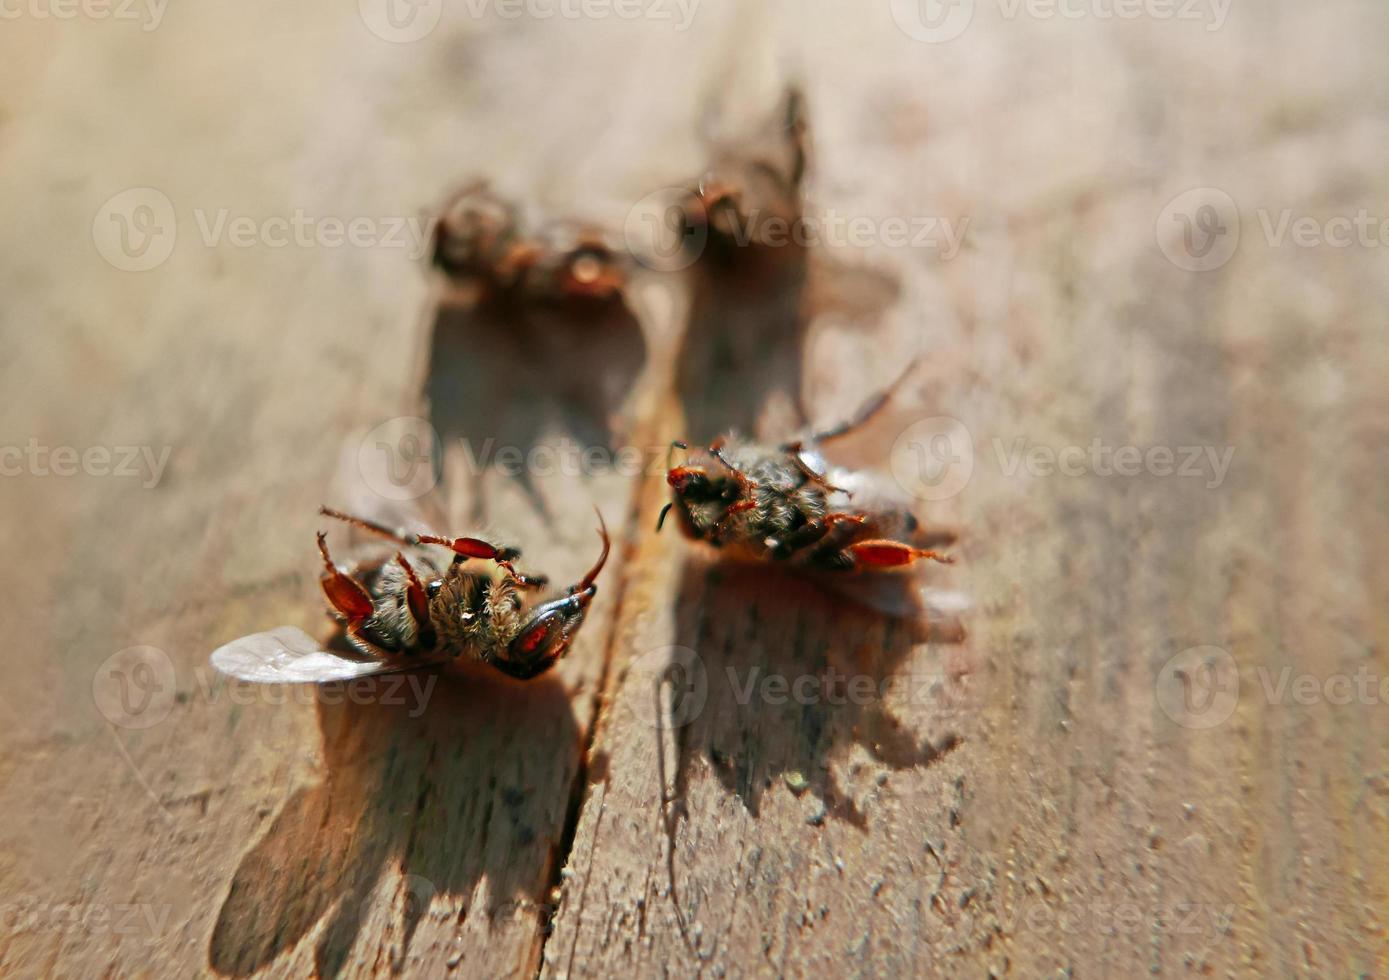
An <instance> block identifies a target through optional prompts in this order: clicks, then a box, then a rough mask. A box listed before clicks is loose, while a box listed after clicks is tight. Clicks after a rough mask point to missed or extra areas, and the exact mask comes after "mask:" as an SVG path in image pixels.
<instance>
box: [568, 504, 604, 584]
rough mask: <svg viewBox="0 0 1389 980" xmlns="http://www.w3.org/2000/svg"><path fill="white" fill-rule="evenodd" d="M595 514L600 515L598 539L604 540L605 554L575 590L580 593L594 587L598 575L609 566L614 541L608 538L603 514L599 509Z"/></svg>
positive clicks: (595, 509) (595, 510)
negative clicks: (605, 566)
mask: <svg viewBox="0 0 1389 980" xmlns="http://www.w3.org/2000/svg"><path fill="white" fill-rule="evenodd" d="M593 512H594V513H595V514H597V515H598V537H600V538H602V539H603V553H602V554H601V555H599V556H598V561H596V562H594V565H593V567H592V568H590V569H589V570H588V574H587V575H585V576H584V579H583V581H582V582H580V583H579V585H578V587H577V589H576V590H575V591H578V592H582V591H584V590H585V589H589V588H592V587H593V583H594V581H595V580H596V579H597V578H598V573H599V572H601V571H602V570H603V566H604V565H605V564H607V561H608V552H609V551H610V550H611V548H612V540H611V539H610V538H609V537H608V525H607V523H606V522H605V521H604V520H603V512H602V511H601V510H599V509H598V508H597V507H595V508H593Z"/></svg>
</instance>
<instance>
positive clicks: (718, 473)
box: [656, 442, 755, 539]
mask: <svg viewBox="0 0 1389 980" xmlns="http://www.w3.org/2000/svg"><path fill="white" fill-rule="evenodd" d="M672 448H678V449H684V448H685V444H684V443H680V442H677V443H674V444H673V446H672ZM666 483H668V484H670V489H671V502H670V503H669V504H667V505H666V506H665V508H664V509H663V510H662V511H661V517H660V519H659V520H658V521H657V524H656V530H658V531H659V530H660V529H661V525H662V524H664V523H665V517H666V514H667V513H669V512H670V511H672V510H673V511H675V514H676V517H677V518H678V519H679V522H680V529H681V530H682V531H684V532H685V534H686V535H688V536H689V537H692V538H696V539H706V538H708V537H709V534H710V532H711V531H713V529H714V527H715V525H717V524H718V523H719V521H720V520H721V519H722V518H723V517H724V516H725V515H726V514H727V513H728V508H729V506H730V505H732V504H734V503H736V502H738V501H740V500H743V499H744V498H746V497H748V496H750V495H751V493H752V492H753V490H754V489H755V486H754V484H753V483H752V481H751V480H749V479H748V478H747V477H746V476H744V475H743V474H742V473H741V472H740V471H739V470H737V469H736V468H735V467H734V466H733V465H732V464H731V463H730V462H729V461H728V459H727V457H725V456H724V454H723V450H722V449H721V448H720V444H719V443H715V445H713V446H711V447H709V449H708V450H707V451H705V452H701V453H697V454H695V455H693V456H691V457H690V459H689V460H687V461H686V463H685V464H684V465H683V466H672V467H670V468H669V469H668V470H667V471H666Z"/></svg>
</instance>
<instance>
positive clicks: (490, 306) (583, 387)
mask: <svg viewBox="0 0 1389 980" xmlns="http://www.w3.org/2000/svg"><path fill="white" fill-rule="evenodd" d="M646 354H647V352H646V343H645V338H644V336H643V334H642V331H641V327H640V326H639V325H638V323H637V320H636V318H635V317H634V316H633V315H632V312H631V311H630V310H629V309H628V308H627V306H626V305H625V304H623V303H621V302H613V303H603V304H598V305H579V306H574V305H570V306H563V307H559V306H547V307H535V306H524V307H523V306H520V305H517V304H501V303H482V304H479V305H475V306H469V307H456V306H441V307H440V308H439V312H438V314H437V315H436V317H435V321H434V329H433V345H432V348H431V355H430V364H429V373H428V377H427V379H426V381H425V389H424V390H425V396H426V397H427V399H428V403H429V414H430V420H431V422H432V423H433V424H434V427H435V429H436V430H437V431H438V433H439V437H440V440H441V449H442V453H441V458H442V457H443V456H446V455H451V454H453V453H455V452H456V451H457V450H459V449H460V448H461V449H462V453H461V458H462V460H463V463H464V465H465V466H468V467H469V468H470V469H473V470H474V471H473V472H471V473H469V474H468V477H469V481H468V482H470V483H473V484H474V485H476V486H479V487H480V486H481V481H478V480H476V479H475V478H476V477H477V476H478V475H479V473H478V472H477V471H478V470H481V469H485V468H487V467H488V466H490V465H492V464H493V463H494V462H500V463H501V464H503V465H510V464H508V463H507V462H506V460H505V458H503V459H502V460H500V461H498V460H497V454H498V453H499V452H501V451H502V450H504V449H505V450H507V452H508V453H509V454H511V455H513V456H514V455H515V453H516V452H517V451H519V453H520V454H521V458H522V462H521V463H520V464H519V465H517V466H516V467H515V470H516V479H517V480H518V481H520V483H521V484H522V487H523V489H524V490H525V493H526V495H527V497H528V498H529V500H530V501H531V504H532V506H533V507H534V508H535V510H536V512H537V513H539V514H541V515H542V516H543V517H544V519H545V521H546V523H547V524H553V521H554V516H553V515H552V514H551V512H550V509H549V507H548V505H547V504H546V502H545V500H544V497H543V496H542V494H541V493H540V489H539V487H538V486H537V485H536V473H535V472H534V469H535V467H533V466H531V465H529V455H530V454H531V452H532V451H533V450H535V449H536V448H537V447H539V446H541V445H547V446H551V447H552V448H553V444H554V442H555V440H556V438H559V439H565V438H567V439H571V440H573V441H574V442H575V443H577V444H578V451H579V452H582V451H583V450H586V449H589V448H591V447H601V448H604V449H610V448H613V444H614V443H615V442H616V441H617V440H619V439H620V438H621V437H622V435H623V433H622V432H621V431H620V430H621V428H622V427H621V424H620V421H619V418H618V416H619V413H620V412H621V410H622V407H623V403H624V401H625V400H626V398H627V395H628V393H629V392H630V391H631V389H632V386H633V385H634V384H635V382H636V379H637V376H638V375H639V374H640V372H641V370H642V367H643V366H644V365H645V363H646ZM487 510H488V508H487V502H486V500H485V499H484V498H483V496H482V494H481V492H480V491H479V493H478V495H477V496H475V497H474V498H473V500H472V513H470V514H468V515H466V519H467V520H470V521H472V522H473V523H474V524H480V523H482V522H483V521H485V520H487V518H488V516H489V515H488V513H487Z"/></svg>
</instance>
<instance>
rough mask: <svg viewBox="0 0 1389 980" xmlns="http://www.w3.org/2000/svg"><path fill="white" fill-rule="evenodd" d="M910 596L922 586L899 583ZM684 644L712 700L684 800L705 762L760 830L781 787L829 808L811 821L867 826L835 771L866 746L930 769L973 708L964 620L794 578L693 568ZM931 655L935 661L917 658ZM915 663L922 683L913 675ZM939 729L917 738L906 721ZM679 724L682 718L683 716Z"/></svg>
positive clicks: (691, 734)
mask: <svg viewBox="0 0 1389 980" xmlns="http://www.w3.org/2000/svg"><path fill="white" fill-rule="evenodd" d="M894 580H895V581H896V582H898V583H900V587H901V588H902V589H907V588H910V581H911V580H910V578H908V577H902V578H897V577H894ZM678 594H679V595H680V596H681V599H680V600H679V603H680V604H679V607H678V610H677V615H676V622H677V632H676V637H677V638H676V640H675V643H676V645H678V646H683V647H686V648H689V649H692V650H694V651H695V653H696V654H697V656H698V663H699V665H700V667H699V668H698V669H699V670H700V671H701V672H702V675H703V683H702V684H696V685H695V686H694V687H693V688H690V687H689V686H688V685H686V686H685V687H683V688H680V689H681V690H685V691H689V690H691V689H693V690H696V691H698V690H701V689H703V690H705V691H707V694H706V695H705V696H706V698H707V700H705V701H704V702H703V704H702V706H701V705H699V704H698V702H697V701H696V702H694V703H689V704H688V705H687V706H686V707H687V709H688V710H687V714H688V717H689V718H690V720H689V722H688V724H686V725H685V726H684V727H681V728H677V729H675V736H676V739H677V742H678V745H679V760H680V761H679V768H678V772H677V775H676V781H675V794H676V799H677V800H683V799H685V789H686V785H687V782H688V780H689V777H690V773H691V771H692V767H693V765H694V763H695V761H696V760H697V759H699V758H703V760H704V761H705V762H706V763H707V764H708V766H709V768H710V769H711V770H712V771H713V772H714V773H715V774H716V775H717V777H718V779H719V782H720V783H721V784H722V785H723V787H724V789H725V790H727V791H728V792H731V793H733V794H735V795H736V796H737V797H738V798H739V799H740V800H741V801H742V803H743V805H744V806H745V807H746V808H747V810H748V811H749V813H751V814H752V815H753V816H754V817H756V816H758V815H759V813H760V809H761V803H762V797H763V794H764V793H765V792H766V791H768V790H769V789H770V788H771V787H772V786H773V785H774V783H775V782H776V781H777V780H778V779H784V780H785V781H786V782H787V785H788V786H789V787H790V788H791V789H792V791H793V792H796V793H798V794H802V793H809V794H811V795H812V796H813V797H815V798H817V799H818V800H819V801H820V803H821V804H822V806H821V807H820V808H819V810H818V811H816V812H814V813H812V814H811V815H810V817H809V818H808V819H810V820H811V821H812V822H818V821H820V820H823V819H825V818H826V817H835V818H838V819H842V820H844V821H846V822H848V823H850V824H853V825H855V826H858V827H861V828H862V827H865V826H866V821H865V818H864V814H863V812H862V810H861V809H860V808H859V806H858V805H857V803H856V802H855V800H854V798H853V795H852V794H851V793H850V792H849V791H848V790H847V789H846V788H845V787H844V786H842V785H840V783H839V782H838V780H837V779H836V776H835V774H834V770H833V769H832V767H831V759H832V757H835V756H837V755H839V754H840V749H841V748H842V747H844V746H846V745H850V744H857V745H860V746H862V747H863V748H864V749H866V750H867V751H868V753H869V754H870V755H871V756H872V757H873V758H874V759H875V760H876V761H877V762H879V763H881V764H882V765H883V766H885V767H887V768H888V769H890V770H903V769H912V768H919V767H924V766H929V765H931V764H932V763H934V762H935V761H936V760H937V759H939V758H940V757H941V756H942V755H944V754H945V753H947V752H950V751H952V750H953V749H954V748H955V747H956V746H957V745H958V744H959V741H960V739H959V736H958V734H957V729H958V727H959V722H960V720H961V712H962V711H963V710H964V702H965V700H966V685H965V683H964V678H963V675H964V674H965V673H967V669H966V666H965V664H964V657H963V654H961V653H960V652H959V650H958V649H954V648H955V647H956V646H957V645H958V644H960V643H961V642H962V640H963V639H964V629H963V626H962V625H961V623H960V621H959V619H958V618H956V617H945V618H942V619H939V620H937V621H934V622H932V621H930V620H928V619H927V618H926V617H924V616H919V617H908V618H901V617H898V616H894V615H890V614H887V613H879V612H877V611H875V610H873V609H870V608H868V607H866V606H864V605H861V604H859V603H856V602H854V601H851V600H849V599H847V598H845V597H843V596H841V595H839V594H838V593H836V592H834V591H831V590H829V589H828V588H827V587H826V586H825V585H824V584H822V583H820V582H817V581H815V580H813V579H809V578H807V577H805V576H802V575H798V574H795V573H793V572H790V571H787V570H784V569H779V568H767V567H752V566H746V565H734V564H725V563H715V564H707V563H704V562H702V561H699V560H691V561H688V562H687V563H686V565H685V569H684V573H683V576H682V583H681V588H680V592H679V593H678ZM923 643H929V644H930V648H929V651H928V653H927V654H926V655H924V656H923V655H920V654H919V653H917V654H914V651H915V648H916V647H918V646H919V645H920V644H923ZM909 656H912V660H913V664H914V668H913V673H912V674H911V675H910V676H903V675H902V674H900V673H899V671H900V668H901V667H902V665H903V663H904V662H905V661H906V660H907V659H908V657H909ZM923 701H924V702H926V703H927V705H928V706H927V707H926V708H925V709H924V711H925V713H926V715H927V717H926V720H925V723H924V730H922V731H913V730H911V729H910V728H909V727H908V725H907V723H906V722H904V721H902V720H901V719H900V718H899V717H898V712H899V711H903V710H910V711H911V713H912V714H913V715H919V714H922V713H923V708H922V707H921V706H922V703H923ZM672 717H680V712H679V706H678V705H677V708H676V713H675V714H674V715H672Z"/></svg>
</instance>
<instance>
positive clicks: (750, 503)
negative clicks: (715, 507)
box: [709, 500, 757, 541]
mask: <svg viewBox="0 0 1389 980" xmlns="http://www.w3.org/2000/svg"><path fill="white" fill-rule="evenodd" d="M756 507H757V501H755V500H739V501H736V502H734V503H732V504H729V505H728V510H726V511H724V512H723V516H722V517H720V518H719V519H718V521H717V522H716V523H715V524H714V526H713V527H712V528H710V529H709V540H710V541H719V540H721V539H722V538H723V534H724V531H726V530H727V527H726V525H727V523H728V519H729V518H730V517H732V516H733V515H734V514H741V513H743V512H744V511H749V510H754V509H756Z"/></svg>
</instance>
